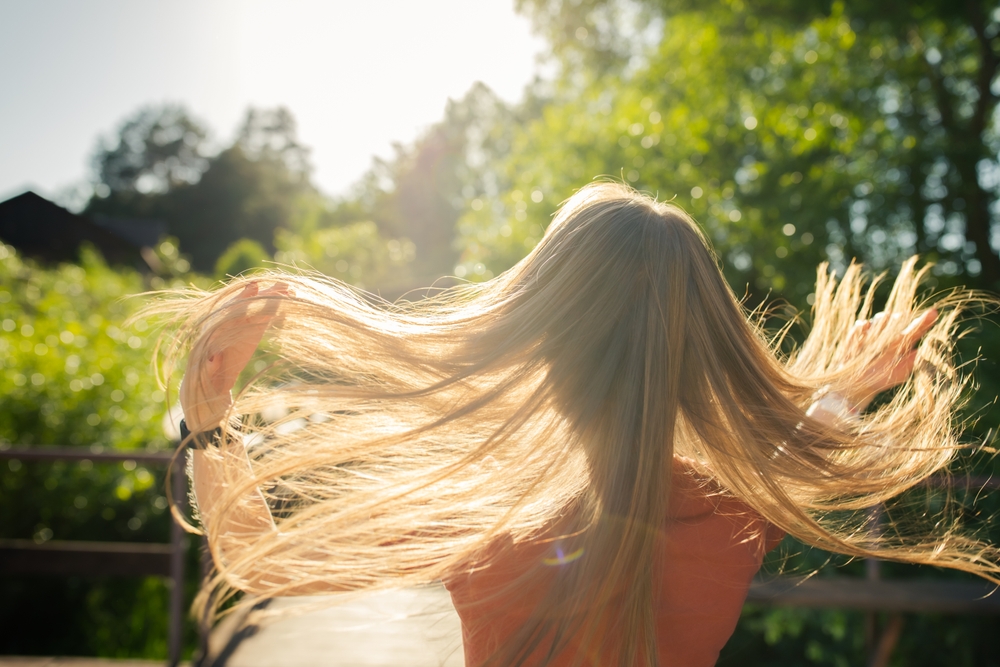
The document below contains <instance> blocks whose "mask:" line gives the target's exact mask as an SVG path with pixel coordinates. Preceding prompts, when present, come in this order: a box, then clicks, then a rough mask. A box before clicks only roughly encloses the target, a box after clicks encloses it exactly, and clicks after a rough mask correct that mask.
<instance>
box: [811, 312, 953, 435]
mask: <svg viewBox="0 0 1000 667" xmlns="http://www.w3.org/2000/svg"><path fill="white" fill-rule="evenodd" d="M891 317H896V316H895V315H886V314H885V313H879V314H878V315H876V316H875V317H874V318H872V319H870V320H862V321H859V322H858V323H857V324H855V325H854V330H853V331H852V332H851V341H850V344H851V345H852V347H853V349H854V351H855V353H858V352H860V351H861V350H862V349H864V346H865V345H866V339H868V338H869V334H870V333H872V332H873V330H877V328H878V327H880V326H883V325H884V324H885V323H886V322H887V318H891ZM936 320H937V311H936V310H933V309H932V310H926V311H924V312H923V313H921V314H920V315H919V316H917V317H916V318H914V320H913V321H912V322H910V324H909V325H908V326H907V327H906V328H905V329H904V330H903V331H902V332H900V334H899V335H898V337H897V338H896V339H895V340H894V341H893V342H892V343H891V344H889V345H888V346H887V347H886V349H885V350H884V351H883V352H882V354H880V355H879V356H878V357H876V359H875V361H874V363H872V364H871V365H870V366H869V367H868V368H867V369H866V371H865V372H864V374H862V376H861V377H860V378H859V379H858V381H857V382H855V383H853V384H852V386H851V387H847V388H844V389H833V388H829V387H827V388H824V389H823V390H821V391H820V392H817V394H818V395H817V397H816V399H815V400H814V402H813V404H812V405H811V406H809V409H808V410H807V411H806V414H807V415H809V416H810V417H813V418H814V419H818V420H819V421H822V422H825V423H828V424H832V423H836V422H838V421H843V420H845V419H850V418H853V417H857V416H858V415H859V414H861V413H862V412H863V411H864V410H865V408H867V407H868V405H869V404H870V403H871V402H872V400H873V399H874V398H875V397H876V396H878V395H879V394H880V393H882V392H883V391H887V390H889V389H892V388H893V387H896V386H898V385H900V384H902V383H903V382H906V380H907V379H908V378H909V377H910V374H911V373H912V372H913V364H914V361H915V360H916V358H917V350H916V346H917V343H919V342H920V339H921V338H923V336H924V334H926V333H927V332H928V331H929V330H930V328H931V327H932V326H934V322H935V321H936Z"/></svg>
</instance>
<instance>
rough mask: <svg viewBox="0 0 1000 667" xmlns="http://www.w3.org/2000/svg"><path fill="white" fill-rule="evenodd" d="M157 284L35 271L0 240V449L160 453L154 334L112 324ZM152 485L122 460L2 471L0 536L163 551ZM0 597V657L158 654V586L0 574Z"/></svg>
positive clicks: (157, 488) (161, 626)
mask: <svg viewBox="0 0 1000 667" xmlns="http://www.w3.org/2000/svg"><path fill="white" fill-rule="evenodd" d="M162 285H163V283H162V281H161V280H158V279H144V278H143V277H142V276H140V275H139V274H138V273H136V272H134V271H119V270H112V269H110V268H108V266H106V265H105V264H104V262H103V261H102V260H101V258H100V256H99V255H98V254H97V253H96V252H93V251H85V252H84V253H83V257H82V262H81V265H79V266H77V265H69V264H66V265H61V266H58V267H55V268H44V267H41V266H38V265H36V264H34V263H33V262H31V261H26V260H22V259H21V258H20V257H19V256H18V255H17V253H16V252H14V250H13V249H12V248H10V247H9V246H4V245H2V244H0V448H4V449H7V448H10V447H11V446H25V445H29V446H30V445H63V446H74V447H81V448H93V449H100V448H115V449H140V448H148V449H167V448H169V447H170V441H169V440H168V438H167V436H166V435H165V434H164V429H163V420H164V413H165V407H166V402H165V397H164V394H163V392H162V391H161V390H160V389H159V388H158V387H157V386H156V383H155V380H154V377H153V374H152V373H151V372H150V366H149V363H150V354H151V348H152V344H153V342H154V339H155V337H156V333H155V332H154V331H153V330H152V329H151V328H150V326H149V324H148V323H146V322H142V321H139V322H137V323H136V325H135V326H134V327H133V328H131V329H126V328H125V327H124V325H123V322H124V320H125V319H126V318H127V317H128V315H130V314H131V313H132V312H134V311H135V309H136V307H138V306H139V305H140V304H141V303H142V299H141V298H137V297H133V298H128V297H130V296H131V295H135V294H138V293H141V292H143V291H146V290H147V289H148V288H149V287H153V286H162ZM164 476H165V471H164V470H162V469H157V468H155V467H148V466H145V465H136V464H135V463H134V462H125V463H118V464H110V463H90V462H89V461H85V462H83V463H73V462H56V463H40V462H21V461H18V460H9V461H4V462H2V463H0V538H8V539H10V538H20V539H33V540H34V541H35V542H37V543H42V542H46V541H48V540H51V539H56V540H91V541H135V542H167V541H169V529H170V515H169V511H168V509H167V499H166V497H165V496H164ZM189 571H190V572H195V571H196V568H192V569H191V570H189ZM191 585H194V582H193V581H192V582H191ZM0 591H2V592H0V597H2V599H3V600H4V604H3V605H0V624H2V625H3V627H4V632H3V633H0V653H21V654H31V653H46V654H49V655H52V654H56V655H59V654H97V655H105V656H116V657H127V656H133V657H140V656H141V657H159V658H162V657H165V656H166V639H167V632H166V627H167V613H166V612H167V605H166V601H167V598H168V589H167V584H166V581H165V580H163V579H160V578H157V577H149V578H146V579H138V578H116V577H105V578H100V579H97V578H87V579H84V578H78V577H74V578H71V579H70V580H69V581H67V580H66V579H59V578H52V577H36V576H32V577H10V576H5V577H2V578H0Z"/></svg>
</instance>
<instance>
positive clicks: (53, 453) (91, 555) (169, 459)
mask: <svg viewBox="0 0 1000 667" xmlns="http://www.w3.org/2000/svg"><path fill="white" fill-rule="evenodd" d="M4 459H8V460H9V459H17V460H20V461H75V462H82V461H91V462H94V463H117V462H123V461H135V462H136V463H145V464H154V465H157V464H158V465H174V466H175V468H174V471H173V472H174V474H173V475H172V482H173V486H172V489H171V492H172V494H173V496H174V498H175V499H180V498H184V497H185V494H186V479H185V475H184V474H183V465H184V463H185V457H183V456H177V457H175V456H174V452H173V451H150V450H117V449H110V448H104V447H101V446H92V447H89V448H85V447H66V446H57V445H46V446H36V447H8V448H6V449H0V460H4ZM923 486H930V487H941V488H946V487H958V486H964V487H967V488H978V489H1000V480H997V479H994V478H990V477H982V476H974V475H970V476H965V477H962V476H955V477H944V476H941V477H932V478H930V479H928V480H926V481H925V482H924V483H923ZM186 549H187V540H186V538H185V533H184V531H183V529H182V528H181V526H180V525H179V524H178V523H177V522H176V521H173V522H172V523H171V529H170V542H169V543H168V544H148V543H123V542H75V541H74V542H61V541H50V542H46V543H43V544H36V543H35V542H34V541H32V540H0V571H2V572H4V573H5V574H8V573H9V574H29V573H31V574H57V575H71V574H86V575H109V574H114V575H127V576H145V575H159V576H166V577H169V578H170V581H171V593H170V637H169V644H168V646H169V658H168V665H170V666H171V667H175V666H176V665H177V663H178V662H179V660H180V653H181V631H182V627H183V614H184V599H183V591H184V585H183V583H184V555H185V552H186ZM866 565H867V567H866V573H867V574H866V577H865V578H863V579H861V578H853V577H829V578H828V577H792V576H776V577H770V578H758V579H756V580H755V581H754V582H753V584H752V586H751V588H750V593H749V596H748V598H747V601H748V602H753V603H758V604H767V605H782V606H793V607H814V608H846V609H857V610H861V611H866V612H868V619H869V626H870V627H871V629H870V632H869V634H870V638H871V640H872V642H871V643H872V656H873V657H872V658H871V661H870V662H869V666H870V667H878V666H879V665H882V664H885V663H886V662H887V661H888V656H889V655H890V653H891V651H892V648H893V645H894V644H895V642H896V640H897V639H898V636H899V627H900V625H899V622H897V621H898V620H899V619H898V617H895V618H894V619H893V621H891V622H890V624H889V626H888V627H887V628H886V630H885V631H884V632H882V633H877V632H876V630H875V617H874V612H879V611H881V612H893V613H902V612H914V613H922V612H941V613H961V614H1000V594H994V592H995V591H996V588H997V587H996V586H992V585H989V584H986V583H975V582H972V583H969V582H941V581H912V580H907V581H887V580H883V579H882V578H881V576H880V569H879V568H880V565H879V561H877V560H874V559H872V560H868V561H867V562H866ZM879 634H881V636H878V635H879Z"/></svg>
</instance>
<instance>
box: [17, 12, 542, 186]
mask: <svg viewBox="0 0 1000 667" xmlns="http://www.w3.org/2000/svg"><path fill="white" fill-rule="evenodd" d="M542 48H543V43H542V41H541V40H540V39H539V38H537V37H535V36H533V35H532V34H531V33H530V27H529V23H528V20H527V19H526V18H525V17H522V16H518V15H516V14H515V13H514V10H513V0H313V1H309V0H169V1H168V0H144V1H142V2H134V1H131V0H87V1H86V2H81V1H80V0H0V200H3V199H6V198H7V197H8V196H11V195H14V194H17V193H19V192H21V191H22V190H24V189H26V188H29V187H30V188H33V189H35V190H37V191H38V192H39V193H40V194H43V195H48V196H54V195H57V194H58V193H59V192H60V190H63V189H65V188H67V187H68V186H71V185H73V184H75V183H79V182H82V181H84V180H85V179H86V178H87V176H88V175H89V159H90V156H91V154H92V153H93V150H94V146H95V142H96V139H97V137H98V135H102V134H103V135H111V134H112V133H113V132H114V130H115V128H116V127H117V126H118V124H119V123H120V122H121V120H122V119H123V118H125V117H126V116H128V115H130V114H131V113H133V112H134V111H135V110H136V109H137V108H138V107H140V106H142V105H147V104H155V103H161V102H180V103H182V104H184V105H186V106H187V108H188V109H189V110H190V111H191V112H192V113H193V115H194V116H195V117H196V118H198V119H200V120H201V121H202V122H203V123H205V124H207V125H208V127H209V128H210V129H211V130H212V131H213V132H214V139H215V140H216V141H217V142H219V143H225V142H228V141H229V140H230V139H231V138H232V136H233V134H234V132H235V129H236V127H237V125H238V123H239V122H240V119H241V117H242V115H243V113H244V111H245V110H246V108H247V106H249V105H255V106H262V107H266V106H274V105H277V104H283V105H285V106H287V107H288V108H289V109H290V110H291V111H292V113H293V114H294V116H295V117H296V119H297V120H298V124H299V137H300V139H301V141H302V142H303V143H304V144H305V145H307V146H309V147H311V148H312V161H313V164H314V166H315V169H316V171H315V181H316V183H317V185H318V186H319V187H320V189H321V190H323V191H324V192H326V193H328V194H340V193H343V192H344V191H345V190H346V189H347V188H348V186H350V185H351V184H352V183H353V182H354V181H355V180H356V179H358V178H359V177H360V176H361V174H362V173H363V172H364V171H365V169H367V167H368V166H369V164H370V163H371V158H372V156H373V155H376V154H377V155H381V156H385V157H388V156H390V155H391V154H392V151H391V148H390V147H391V144H392V143H393V142H409V141H411V140H413V139H414V138H415V137H416V136H417V135H418V134H419V132H420V131H421V129H423V128H426V127H427V126H428V125H430V124H432V123H434V122H435V121H437V120H439V119H440V118H441V117H442V116H443V112H444V107H445V104H446V102H447V100H448V98H458V97H461V96H462V95H463V94H464V93H465V92H466V91H467V90H468V89H469V88H470V87H471V86H472V84H473V83H474V82H475V81H482V82H484V83H485V84H487V85H488V86H489V87H491V88H492V89H493V90H495V91H496V92H497V93H498V94H499V95H500V96H501V97H503V98H504V99H506V100H509V101H514V100H517V99H518V98H519V97H520V95H521V91H522V89H523V88H524V86H525V85H526V84H527V83H528V82H529V81H530V79H531V78H532V76H533V74H534V72H535V56H536V54H537V53H539V52H540V51H541V50H542Z"/></svg>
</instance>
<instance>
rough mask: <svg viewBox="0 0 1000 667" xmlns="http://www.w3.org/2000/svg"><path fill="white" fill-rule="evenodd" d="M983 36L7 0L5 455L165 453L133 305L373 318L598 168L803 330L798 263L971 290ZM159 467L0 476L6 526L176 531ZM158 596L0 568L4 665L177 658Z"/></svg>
mask: <svg viewBox="0 0 1000 667" xmlns="http://www.w3.org/2000/svg"><path fill="white" fill-rule="evenodd" d="M998 33H1000V6H998V5H997V3H996V2H987V1H984V0H969V1H968V2H951V1H948V0H879V1H877V2H869V1H867V0H843V1H837V2H834V1H828V0H698V1H697V2H695V1H693V0H515V1H514V2H511V0H477V2H462V1H460V0H451V1H447V0H434V1H428V2H422V3H411V2H405V1H403V0H398V1H392V0H371V1H368V2H362V3H359V2H346V1H345V2H319V1H316V2H305V1H291V2H277V1H265V0H253V1H250V0H247V1H244V2H238V1H236V0H213V1H212V2H194V1H193V0H182V1H174V2H171V3H126V2H122V1H109V0H92V1H90V2H86V3H80V2H70V1H68V0H63V1H56V0H41V1H39V2H31V3H22V2H16V1H15V0H0V100H2V103H0V242H2V243H0V367H2V372H0V449H5V450H11V449H13V448H21V447H33V446H42V445H61V446H65V447H76V448H81V451H93V452H100V451H102V450H105V451H107V450H116V451H117V450H140V449H141V450H153V451H166V450H168V449H169V448H170V447H171V442H172V439H173V438H175V437H176V434H175V433H174V432H173V430H172V429H171V428H170V426H169V424H168V423H167V422H168V421H169V420H167V419H166V418H165V415H166V412H167V408H168V403H169V402H170V401H171V400H173V398H174V397H172V396H171V397H168V396H166V395H165V394H164V392H162V391H161V390H160V389H158V388H157V386H156V383H155V381H154V378H153V374H152V371H151V367H150V359H151V354H152V348H153V345H154V344H155V340H156V331H155V328H154V327H152V326H150V324H149V323H145V322H142V321H139V322H137V323H136V324H135V325H133V326H131V327H126V326H125V324H124V322H125V319H126V318H127V317H128V316H129V314H130V313H132V312H134V311H135V309H136V308H137V307H139V306H140V305H141V304H142V303H143V298H144V297H141V296H140V297H132V296H131V295H136V294H139V293H142V292H145V291H148V290H156V289H163V288H168V287H172V286H180V285H187V284H192V283H193V284H195V285H198V286H202V287H211V286H212V285H215V284H218V281H220V280H225V279H226V276H231V275H235V274H238V273H241V272H243V271H249V270H253V269H254V268H256V267H274V266H275V265H289V266H294V267H300V268H308V269H313V270H317V271H321V272H323V273H325V274H328V275H330V276H334V277H336V278H339V279H341V280H344V281H346V282H349V283H351V284H353V285H356V286H358V287H361V288H364V289H367V290H371V291H375V292H377V293H379V294H381V295H383V296H384V297H386V298H389V299H395V298H398V297H400V296H401V295H404V294H406V293H407V292H409V291H410V290H413V289H415V288H418V287H421V286H426V285H430V284H432V283H435V282H436V281H437V282H438V284H448V280H454V278H445V279H443V281H442V277H445V276H453V277H455V278H458V279H461V280H473V281H479V280H486V279H489V278H491V277H492V276H495V275H497V274H498V273H500V272H502V271H504V270H505V269H506V268H508V267H510V266H511V265H512V264H513V263H514V262H516V261H517V260H518V259H520V258H521V257H522V256H523V255H524V254H525V253H526V252H527V251H528V250H530V249H531V248H532V247H533V246H534V244H535V243H537V241H538V240H539V238H540V237H541V235H542V233H543V231H544V229H545V226H546V225H547V224H548V222H549V221H550V219H551V215H552V213H553V211H554V210H555V208H556V207H557V206H558V205H559V203H560V202H561V201H563V200H564V199H565V198H567V197H568V196H569V195H570V194H572V192H573V191H574V190H575V189H576V188H579V187H580V186H581V185H583V184H585V183H587V182H588V181H590V180H591V179H593V178H595V177H599V176H605V177H610V178H613V179H616V180H621V181H625V182H627V183H629V184H630V185H632V186H634V187H636V188H638V189H640V190H643V191H645V192H649V193H651V194H654V195H656V196H657V197H659V198H660V199H661V200H672V201H674V202H675V203H677V204H679V205H680V206H682V207H683V208H685V209H686V210H688V211H689V212H691V213H692V214H693V215H694V216H695V218H696V219H697V220H698V221H699V223H700V224H701V225H702V226H703V227H704V229H705V230H706V232H707V234H708V236H709V237H710V238H711V240H712V242H713V243H714V244H715V248H716V250H717V252H718V255H719V261H720V263H721V265H722V268H723V271H724V272H725V275H726V277H727V279H728V280H729V281H730V284H731V285H732V286H733V288H734V290H736V292H737V293H738V294H740V295H745V300H746V303H747V305H748V306H750V307H754V306H757V305H759V304H761V303H764V302H768V303H773V304H776V307H775V310H774V313H775V316H776V322H777V321H778V320H781V319H782V318H784V319H787V318H789V317H793V316H794V314H795V313H801V314H802V315H803V319H804V320H806V321H808V311H809V306H810V303H811V301H812V298H813V295H812V293H811V292H812V289H813V282H814V279H815V272H816V266H817V265H818V264H819V263H820V262H829V263H830V266H831V267H832V268H833V270H836V271H840V270H843V268H844V267H845V266H846V265H847V264H848V263H849V262H850V261H851V260H852V259H857V260H859V261H863V262H865V263H867V264H868V265H869V266H870V267H871V269H872V270H873V271H888V272H889V273H890V274H891V273H892V272H893V271H894V270H895V268H896V267H898V266H899V264H900V263H901V262H902V261H903V260H904V259H906V258H907V257H909V256H911V255H913V254H914V253H917V254H920V255H921V256H922V257H923V258H924V259H926V260H927V261H929V262H933V263H934V268H933V271H932V276H931V280H930V281H929V283H928V286H927V287H928V289H929V290H944V289H948V288H950V287H954V286H958V285H965V286H968V287H972V288H977V289H982V290H987V291H990V292H993V291H995V290H997V288H998V286H1000V254H998V252H1000V225H998V219H1000V204H998V196H1000V163H998V153H1000V135H998V129H1000V126H998V119H997V99H998V97H997V96H998V94H1000V83H998V78H997V74H998V66H1000V36H998ZM776 326H777V324H776ZM970 327H971V328H972V329H974V331H973V332H972V334H971V335H970V336H968V337H967V338H966V339H964V340H963V341H962V343H961V346H960V353H961V354H962V356H963V360H964V361H967V362H969V366H968V368H969V370H972V369H973V368H975V378H976V381H977V384H976V385H975V391H970V395H969V405H968V406H967V409H966V413H965V415H964V416H965V418H966V419H967V420H968V427H967V431H966V434H967V438H966V439H967V441H968V442H969V443H970V445H971V446H970V450H969V453H968V455H967V456H965V457H963V459H962V461H961V462H960V466H959V471H960V472H962V473H968V474H973V475H980V476H988V475H991V474H993V472H994V471H995V470H996V468H997V465H996V464H995V463H994V462H993V460H992V457H991V456H990V455H989V451H988V450H989V448H988V447H981V446H979V445H983V444H986V445H991V444H993V435H992V434H993V432H994V429H995V428H996V426H997V424H998V422H1000V409H998V408H997V406H996V402H995V398H996V396H997V394H998V393H1000V377H998V375H997V366H996V359H997V357H998V355H1000V330H998V328H997V326H996V318H995V317H994V316H993V315H992V314H989V313H987V314H985V317H983V318H981V319H978V320H974V321H970ZM804 330H805V329H804V328H793V330H792V339H793V340H794V339H795V338H801V336H802V334H803V332H804ZM164 472H165V470H164V467H163V466H157V465H152V464H150V465H146V464H142V463H137V462H136V461H135V460H124V461H120V462H113V463H101V462H94V461H90V460H85V461H83V462H79V461H56V462H38V461H27V460H21V459H17V458H10V457H7V458H4V459H2V460H0V540H7V541H8V542H11V541H21V542H24V543H26V542H27V541H30V542H31V543H33V544H36V545H44V544H46V543H50V542H59V541H66V540H86V541H111V542H118V543H165V542H167V541H168V539H169V533H170V517H169V511H168V510H167V500H166V493H165V487H164ZM972 491H973V492H975V491H976V489H973V490H972ZM935 494H936V495H935ZM943 494H944V492H943V491H940V490H938V491H936V492H933V493H929V492H928V493H924V494H923V495H922V496H921V497H920V498H921V500H920V501H919V502H921V503H925V505H924V506H922V507H923V509H922V510H921V508H920V507H917V508H916V509H917V510H918V511H922V512H924V513H925V514H926V513H930V514H933V513H934V512H936V511H939V509H940V507H942V506H943V503H945V500H944V495H943ZM972 495H974V493H966V492H965V491H964V490H962V489H957V490H956V491H955V492H954V497H953V499H952V501H951V502H952V504H951V505H949V507H952V508H956V509H955V511H959V512H965V513H966V514H967V515H968V520H969V521H970V522H971V523H972V524H973V525H975V526H978V527H980V528H981V529H982V530H983V531H987V532H989V533H990V534H992V536H993V539H994V541H998V540H1000V531H998V530H997V527H996V521H995V520H994V519H993V516H994V515H995V514H996V513H997V512H998V511H1000V502H998V501H997V498H996V496H997V494H996V493H994V497H992V498H990V497H985V498H982V497H981V498H979V499H978V501H977V504H976V506H975V508H972V507H971V501H972ZM908 502H909V505H910V506H911V508H912V506H913V505H914V501H912V500H911V501H907V500H906V499H903V500H901V501H900V503H901V505H900V507H903V506H904V505H907V503H908ZM935 503H936V504H935ZM21 542H19V543H21ZM784 554H785V556H786V557H787V560H786V561H785V562H784V566H783V567H785V568H786V569H787V570H791V571H799V572H809V571H812V570H813V569H815V568H817V567H820V566H823V565H830V567H828V568H826V569H824V570H823V572H821V573H820V575H819V576H824V573H826V572H827V571H829V570H836V571H837V572H838V573H840V574H843V573H847V574H856V575H860V574H862V572H863V570H864V566H863V565H862V564H860V563H852V562H847V561H846V560H844V559H840V558H837V557H833V556H830V555H829V554H825V553H818V552H815V551H812V550H809V549H806V548H804V547H801V546H796V545H794V544H786V545H785V551H784ZM187 558H188V568H187V572H188V576H187V582H186V588H187V593H188V598H187V599H188V600H190V595H191V593H193V590H194V588H195V587H196V586H197V572H198V553H197V545H196V544H195V543H194V542H193V541H192V543H191V546H190V548H189V554H188V557H187ZM881 576H884V577H887V578H898V579H914V580H925V579H946V580H952V579H955V580H958V579H962V577H960V576H959V575H956V574H954V573H942V572H936V571H931V570H927V569H920V568H914V567H903V566H898V565H890V564H885V565H884V567H883V569H882V575H881ZM168 597H169V582H168V581H167V580H166V579H165V578H164V577H158V576H151V577H115V576H100V577H93V576H91V577H87V576H71V577H51V576H41V575H16V576H15V575H12V574H10V573H3V572H0V629H2V630H0V654H7V655H10V654H20V655H40V654H44V655H100V656H110V657H146V658H163V657H166V655H167V625H168V618H167V607H168V603H167V599H168ZM899 618H902V617H899ZM889 620H891V619H888V617H885V616H884V615H883V616H879V615H875V616H873V615H872V614H865V613H862V612H857V611H848V610H825V609H816V610H802V609H787V608H775V607H768V606H762V605H752V604H751V605H747V607H746V609H745V611H744V614H743V617H742V619H741V622H740V626H739V628H738V630H737V632H736V635H735V636H734V638H733V639H732V641H731V642H730V644H729V646H728V647H727V649H726V653H725V654H724V656H723V660H722V662H721V663H720V664H723V665H724V664H740V665H805V664H808V665H831V666H846V665H858V664H864V663H865V661H866V659H867V658H866V656H868V655H870V650H871V641H872V630H871V628H872V623H875V624H876V625H877V624H879V623H881V624H883V625H887V624H888V623H889ZM900 622H901V623H902V625H901V627H902V630H901V632H899V633H898V638H897V639H898V641H897V642H895V645H894V647H893V651H892V654H891V658H887V662H885V663H882V664H893V665H943V664H947V665H961V666H970V667H972V666H976V667H979V666H984V665H1000V644H998V643H997V642H996V641H995V635H996V632H995V630H996V617H990V616H977V615H968V614H945V613H928V614H909V615H906V617H905V619H902V620H901V621H900ZM887 627H888V626H887ZM866 633H867V636H868V639H867V644H868V645H867V646H866ZM195 648H196V639H195V633H194V629H193V625H191V624H190V622H189V624H188V627H187V629H186V635H185V652H186V654H188V655H190V654H191V652H192V651H194V650H195Z"/></svg>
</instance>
